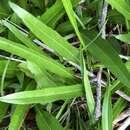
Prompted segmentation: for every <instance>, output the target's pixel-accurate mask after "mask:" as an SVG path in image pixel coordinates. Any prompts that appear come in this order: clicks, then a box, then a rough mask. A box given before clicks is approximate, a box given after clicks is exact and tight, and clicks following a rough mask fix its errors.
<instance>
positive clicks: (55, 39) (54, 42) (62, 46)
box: [10, 2, 79, 62]
mask: <svg viewBox="0 0 130 130" xmlns="http://www.w3.org/2000/svg"><path fill="white" fill-rule="evenodd" d="M10 7H11V8H12V9H13V11H14V12H15V13H16V14H17V15H18V16H19V17H20V18H21V19H22V21H23V22H24V24H25V25H26V26H27V27H28V28H29V29H30V30H31V32H32V33H33V34H34V35H35V36H36V37H38V38H39V39H40V40H41V41H42V42H44V43H45V44H47V45H48V46H49V47H50V48H52V49H54V51H56V52H57V53H58V54H59V55H61V56H62V57H64V58H66V59H67V60H71V61H74V62H79V59H78V54H79V51H78V49H76V48H74V47H73V46H72V45H71V44H69V43H68V42H67V41H66V40H65V39H64V38H63V37H62V36H60V34H58V33H57V32H56V31H54V30H52V29H51V28H50V27H48V26H47V25H45V24H44V23H42V22H41V21H40V20H38V19H37V18H35V17H34V16H32V15H31V14H30V13H28V12H27V11H25V10H24V9H22V8H20V7H19V6H17V5H16V4H14V3H11V2H10ZM36 25H37V26H36Z"/></svg>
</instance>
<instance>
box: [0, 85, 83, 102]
mask: <svg viewBox="0 0 130 130" xmlns="http://www.w3.org/2000/svg"><path fill="white" fill-rule="evenodd" d="M82 95H83V89H82V86H81V85H72V86H63V87H52V88H44V89H42V90H33V91H24V92H18V93H14V94H9V95H7V96H3V97H0V101H2V102H7V103H13V104H32V103H44V104H45V103H50V102H54V101H57V100H65V99H71V98H74V97H79V96H82Z"/></svg>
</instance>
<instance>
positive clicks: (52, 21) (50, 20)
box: [40, 0, 80, 28]
mask: <svg viewBox="0 0 130 130" xmlns="http://www.w3.org/2000/svg"><path fill="white" fill-rule="evenodd" d="M71 1H72V4H73V6H76V5H77V4H78V2H79V1H80V0H71ZM54 12H55V13H54ZM64 14H65V10H64V7H63V4H62V1H61V0H56V2H55V4H54V5H52V7H50V8H49V9H48V10H47V11H46V12H45V13H44V14H43V15H41V17H40V19H41V20H42V21H43V23H45V24H47V25H49V26H50V27H52V28H54V27H55V25H56V23H57V22H58V20H59V19H60V18H62V16H63V15H64Z"/></svg>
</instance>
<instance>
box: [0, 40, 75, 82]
mask: <svg viewBox="0 0 130 130" xmlns="http://www.w3.org/2000/svg"><path fill="white" fill-rule="evenodd" d="M0 49H2V50H5V51H8V52H10V53H13V54H16V55H18V56H20V57H22V58H25V59H27V60H29V61H32V62H34V63H36V64H37V65H38V66H39V67H40V68H43V67H44V68H45V69H47V70H48V71H50V72H52V73H55V74H58V75H60V76H62V77H66V78H68V79H69V78H72V79H73V78H74V77H73V74H71V73H70V72H69V71H68V70H66V68H65V67H64V66H62V65H61V64H59V63H58V62H56V61H55V60H53V59H51V58H49V57H47V56H44V55H41V54H39V53H36V52H35V51H34V50H32V49H29V48H27V47H25V46H23V45H21V44H17V43H15V42H12V41H10V40H7V39H5V38H2V37H1V38H0ZM35 53H36V54H35Z"/></svg>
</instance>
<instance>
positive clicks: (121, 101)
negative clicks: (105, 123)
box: [113, 98, 127, 120]
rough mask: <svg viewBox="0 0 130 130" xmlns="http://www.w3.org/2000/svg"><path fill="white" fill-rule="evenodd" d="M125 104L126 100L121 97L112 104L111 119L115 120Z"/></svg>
mask: <svg viewBox="0 0 130 130" xmlns="http://www.w3.org/2000/svg"><path fill="white" fill-rule="evenodd" d="M126 106H127V101H126V100H125V99H123V98H119V99H118V100H117V101H116V102H115V104H114V106H113V120H115V119H116V118H117V117H118V116H119V115H120V113H121V112H122V111H123V110H124V109H125V107H126Z"/></svg>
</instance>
